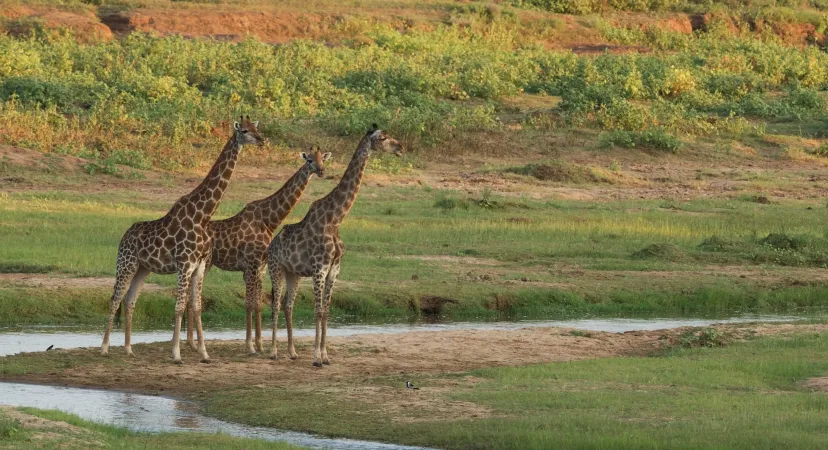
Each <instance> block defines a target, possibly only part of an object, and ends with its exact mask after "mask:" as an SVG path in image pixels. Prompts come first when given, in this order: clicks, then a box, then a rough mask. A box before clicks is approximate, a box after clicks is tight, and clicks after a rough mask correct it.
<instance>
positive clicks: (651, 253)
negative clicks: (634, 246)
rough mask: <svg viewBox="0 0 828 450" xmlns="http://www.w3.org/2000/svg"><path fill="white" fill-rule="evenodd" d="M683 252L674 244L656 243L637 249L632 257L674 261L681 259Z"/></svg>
mask: <svg viewBox="0 0 828 450" xmlns="http://www.w3.org/2000/svg"><path fill="white" fill-rule="evenodd" d="M683 256H684V252H683V251H682V250H681V249H680V248H679V247H678V246H677V245H675V244H670V243H657V244H651V245H648V246H647V247H644V248H642V249H641V250H637V251H635V252H634V253H633V254H632V257H633V258H634V259H656V260H664V261H675V260H678V259H681V258H682V257H683Z"/></svg>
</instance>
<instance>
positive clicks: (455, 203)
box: [434, 192, 469, 212]
mask: <svg viewBox="0 0 828 450" xmlns="http://www.w3.org/2000/svg"><path fill="white" fill-rule="evenodd" d="M434 206H435V207H436V208H440V209H442V210H443V212H448V211H451V210H454V209H457V208H460V209H469V202H467V201H465V200H460V199H457V198H454V197H449V196H448V195H447V194H446V193H445V192H439V193H438V194H437V198H436V199H435V200H434Z"/></svg>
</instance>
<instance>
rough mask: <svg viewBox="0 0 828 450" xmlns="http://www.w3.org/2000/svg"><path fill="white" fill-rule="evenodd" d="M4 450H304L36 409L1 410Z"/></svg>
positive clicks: (252, 440)
mask: <svg viewBox="0 0 828 450" xmlns="http://www.w3.org/2000/svg"><path fill="white" fill-rule="evenodd" d="M0 447H2V448H4V449H30V448H44V449H48V448H58V447H59V448H78V449H83V448H99V447H101V448H123V449H145V448H169V449H200V448H208V449H233V448H251V449H253V448H255V449H280V450H282V449H283V450H293V449H297V450H298V449H299V448H301V447H297V446H293V445H287V444H284V443H280V442H265V441H260V440H256V439H240V438H232V437H229V436H222V435H209V434H203V433H138V432H134V431H129V430H127V429H125V428H118V427H114V426H109V425H101V424H97V423H93V422H89V421H86V420H83V419H80V418H79V417H77V416H75V415H72V414H67V413H63V412H60V411H47V410H40V409H35V408H20V409H16V410H11V409H6V410H3V409H0Z"/></svg>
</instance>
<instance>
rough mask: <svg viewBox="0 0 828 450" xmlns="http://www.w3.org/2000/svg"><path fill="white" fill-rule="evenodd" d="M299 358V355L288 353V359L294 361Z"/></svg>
mask: <svg viewBox="0 0 828 450" xmlns="http://www.w3.org/2000/svg"><path fill="white" fill-rule="evenodd" d="M298 358H299V355H290V359H292V360H294V361H296V360H297V359H298Z"/></svg>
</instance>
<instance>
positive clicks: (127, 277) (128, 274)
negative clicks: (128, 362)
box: [101, 252, 138, 355]
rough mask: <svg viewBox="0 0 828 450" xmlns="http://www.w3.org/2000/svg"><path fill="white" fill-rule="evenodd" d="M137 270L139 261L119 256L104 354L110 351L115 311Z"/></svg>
mask: <svg viewBox="0 0 828 450" xmlns="http://www.w3.org/2000/svg"><path fill="white" fill-rule="evenodd" d="M119 253H120V252H119ZM137 271H138V261H136V260H135V259H127V258H124V260H123V261H121V260H120V257H119V261H118V269H117V275H116V277H115V287H114V288H113V290H112V298H111V299H110V300H109V318H108V319H107V321H106V330H105V331H104V338H103V343H101V354H102V355H106V354H108V353H109V335H110V334H111V333H112V321H113V320H114V318H115V313H116V312H117V310H118V308H119V307H120V306H121V300H122V299H123V296H124V291H125V290H126V287H127V285H128V284H129V283H130V282H131V281H132V278H133V277H134V276H135V273H136V272H137Z"/></svg>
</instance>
